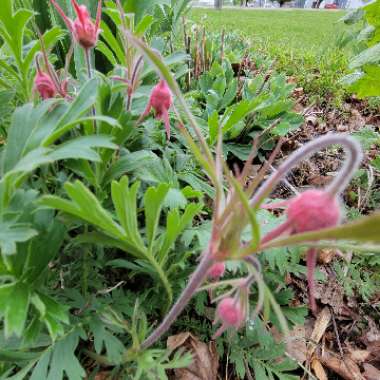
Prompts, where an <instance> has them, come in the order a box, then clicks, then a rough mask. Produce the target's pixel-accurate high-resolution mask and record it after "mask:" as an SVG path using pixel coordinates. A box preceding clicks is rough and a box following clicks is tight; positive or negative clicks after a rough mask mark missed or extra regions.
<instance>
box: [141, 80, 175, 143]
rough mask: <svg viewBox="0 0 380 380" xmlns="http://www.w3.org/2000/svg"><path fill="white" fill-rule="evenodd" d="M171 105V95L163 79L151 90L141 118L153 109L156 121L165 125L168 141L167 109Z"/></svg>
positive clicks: (168, 122)
mask: <svg viewBox="0 0 380 380" xmlns="http://www.w3.org/2000/svg"><path fill="white" fill-rule="evenodd" d="M172 104H173V99H172V94H171V92H170V89H169V86H168V84H167V83H166V81H164V80H163V79H161V80H160V82H159V83H158V84H157V85H156V86H155V87H154V88H153V90H152V93H151V95H150V98H149V103H148V105H147V107H146V109H145V111H144V114H143V116H147V115H148V114H149V112H150V110H151V109H152V108H153V109H154V111H155V115H156V119H161V120H162V121H163V122H164V124H165V129H166V135H167V138H168V140H170V120H169V109H170V107H171V106H172Z"/></svg>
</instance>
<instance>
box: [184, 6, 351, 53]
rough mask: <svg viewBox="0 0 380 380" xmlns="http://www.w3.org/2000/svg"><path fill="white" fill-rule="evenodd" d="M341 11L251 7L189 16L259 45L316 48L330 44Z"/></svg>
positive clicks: (199, 11)
mask: <svg viewBox="0 0 380 380" xmlns="http://www.w3.org/2000/svg"><path fill="white" fill-rule="evenodd" d="M344 13H345V12H344V11H327V10H326V11H325V10H318V11H313V10H286V9H284V10H265V9H263V10H251V9H236V10H235V9H224V10H222V11H217V10H214V9H204V8H194V9H193V10H192V13H191V14H190V17H191V19H192V20H194V21H196V22H197V23H199V22H201V21H202V24H205V25H206V26H207V27H208V28H211V29H212V30H215V31H218V30H220V31H221V30H222V29H225V30H226V31H235V32H240V33H242V34H244V35H245V36H248V37H249V38H250V39H251V40H252V42H257V43H259V44H260V45H262V44H263V43H264V44H268V43H269V44H270V45H271V44H276V45H282V46H286V48H287V49H294V48H295V49H297V50H299V49H306V50H310V49H316V50H320V49H321V48H324V47H327V46H331V44H332V43H334V41H335V36H336V35H338V34H339V33H340V31H342V30H343V24H342V23H339V22H338V21H339V19H340V18H341V17H342V16H343V15H344Z"/></svg>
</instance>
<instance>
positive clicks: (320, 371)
mask: <svg viewBox="0 0 380 380" xmlns="http://www.w3.org/2000/svg"><path fill="white" fill-rule="evenodd" d="M311 368H312V369H313V371H314V374H315V376H316V377H317V379H318V380H328V378H327V375H326V372H325V369H324V368H323V366H322V364H321V362H320V361H319V360H318V359H313V361H312V362H311Z"/></svg>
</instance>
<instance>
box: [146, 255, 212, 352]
mask: <svg viewBox="0 0 380 380" xmlns="http://www.w3.org/2000/svg"><path fill="white" fill-rule="evenodd" d="M210 252H211V250H210V249H209V248H208V249H207V251H206V252H204V253H203V254H202V259H201V261H200V263H199V265H198V267H197V269H196V270H195V272H194V273H193V274H192V276H191V277H190V280H189V283H188V284H187V286H186V288H185V289H184V290H183V292H182V294H181V296H180V297H179V299H178V300H177V302H176V303H175V304H174V305H173V307H172V308H171V310H170V311H169V313H168V314H167V315H166V317H165V318H164V319H163V321H162V322H161V324H160V325H159V326H158V327H157V328H156V329H155V330H154V331H153V332H152V333H151V334H150V335H149V337H148V338H147V339H145V341H144V342H143V343H142V345H141V348H143V349H146V348H148V347H150V346H151V345H152V344H154V343H155V342H156V341H157V340H158V339H160V337H161V336H162V335H163V334H165V333H166V332H167V331H168V330H169V328H170V326H171V325H172V323H173V322H174V321H175V320H176V318H177V317H178V316H179V314H180V313H181V312H182V310H183V309H184V308H185V307H186V305H187V304H188V302H189V301H190V299H191V298H192V296H193V295H194V293H195V292H196V291H197V289H198V287H199V286H200V285H201V284H202V282H203V281H204V279H205V277H206V275H207V272H208V270H209V269H210V267H211V265H212V263H213V261H214V260H213V259H212V257H211V254H210Z"/></svg>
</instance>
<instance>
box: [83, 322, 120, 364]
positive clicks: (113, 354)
mask: <svg viewBox="0 0 380 380" xmlns="http://www.w3.org/2000/svg"><path fill="white" fill-rule="evenodd" d="M90 329H91V331H92V333H93V335H94V348H95V351H96V353H97V354H99V355H100V354H101V353H102V351H103V347H104V348H105V349H106V353H107V359H108V360H110V362H111V363H113V364H120V363H121V360H122V356H123V353H124V352H125V348H124V346H123V344H122V343H121V342H120V340H119V339H118V338H116V337H115V336H114V335H113V334H112V333H111V332H109V331H108V330H107V329H106V326H105V325H104V324H103V323H101V322H100V321H99V320H94V321H92V322H91V323H90Z"/></svg>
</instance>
